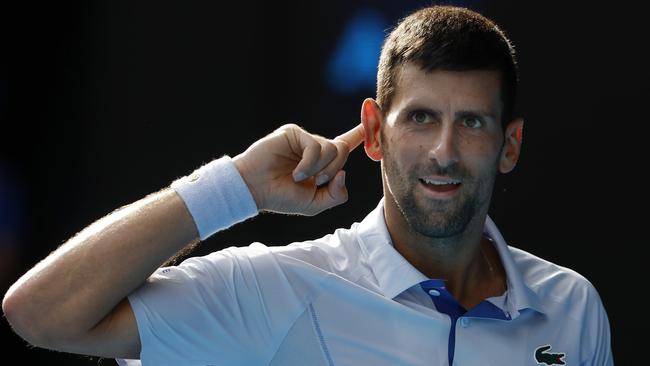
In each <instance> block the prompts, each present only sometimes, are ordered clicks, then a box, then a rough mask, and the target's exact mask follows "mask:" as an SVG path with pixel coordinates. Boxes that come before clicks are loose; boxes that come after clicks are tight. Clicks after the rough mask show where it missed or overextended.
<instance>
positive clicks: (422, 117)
mask: <svg viewBox="0 0 650 366" xmlns="http://www.w3.org/2000/svg"><path fill="white" fill-rule="evenodd" d="M409 118H410V119H411V120H412V121H413V122H415V123H417V124H419V125H421V124H425V123H429V122H431V120H432V116H431V114H430V113H427V112H425V111H414V112H413V113H411V115H410V116H409Z"/></svg>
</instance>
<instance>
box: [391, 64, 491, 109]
mask: <svg viewBox="0 0 650 366" xmlns="http://www.w3.org/2000/svg"><path fill="white" fill-rule="evenodd" d="M413 103H415V104H425V105H427V106H430V107H435V108H437V109H440V110H446V109H450V108H451V109H477V110H489V111H491V112H492V113H494V114H495V115H496V114H499V115H500V112H501V109H502V103H501V77H500V73H499V72H498V71H490V70H469V71H449V70H433V71H431V72H428V71H426V70H422V69H421V68H420V67H419V66H418V65H416V64H413V63H407V64H405V65H404V66H402V67H401V69H400V72H399V73H398V75H397V78H396V83H395V94H394V96H393V100H392V101H391V109H401V108H404V107H405V106H408V105H411V104H413Z"/></svg>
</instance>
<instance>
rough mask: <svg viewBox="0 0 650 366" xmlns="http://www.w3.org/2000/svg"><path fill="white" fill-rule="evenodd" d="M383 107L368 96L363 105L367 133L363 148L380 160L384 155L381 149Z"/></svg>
mask: <svg viewBox="0 0 650 366" xmlns="http://www.w3.org/2000/svg"><path fill="white" fill-rule="evenodd" d="M382 119H383V117H382V113H381V109H380V108H379V105H378V104H377V102H375V100H374V99H372V98H366V99H365V100H364V101H363V104H362V105H361V123H362V124H363V130H364V133H365V135H366V139H365V140H364V145H363V148H364V150H366V155H368V157H369V158H370V159H372V160H374V161H380V160H381V159H383V157H384V155H383V153H382V151H381V141H380V140H381V139H380V133H379V131H380V128H381V124H382V123H383V121H382Z"/></svg>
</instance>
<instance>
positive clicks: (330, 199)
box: [312, 170, 348, 214]
mask: <svg viewBox="0 0 650 366" xmlns="http://www.w3.org/2000/svg"><path fill="white" fill-rule="evenodd" d="M347 200H348V189H347V188H346V187H345V170H339V172H338V173H336V175H335V176H334V179H330V181H329V182H328V183H327V185H323V186H321V187H319V188H318V189H317V190H316V195H315V196H314V201H313V205H312V207H313V208H314V211H315V212H314V213H313V214H317V213H319V212H321V211H325V210H327V209H328V208H332V207H334V206H338V205H340V204H342V203H345V202H346V201H347Z"/></svg>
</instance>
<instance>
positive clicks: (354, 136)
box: [334, 123, 365, 151]
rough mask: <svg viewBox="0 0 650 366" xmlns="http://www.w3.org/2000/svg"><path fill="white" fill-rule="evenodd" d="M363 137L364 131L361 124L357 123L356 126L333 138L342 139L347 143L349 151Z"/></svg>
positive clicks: (360, 141) (357, 144) (359, 142)
mask: <svg viewBox="0 0 650 366" xmlns="http://www.w3.org/2000/svg"><path fill="white" fill-rule="evenodd" d="M364 139H365V132H364V130H363V124H362V123H359V124H358V125H357V126H356V127H354V128H353V129H351V130H350V131H348V132H346V133H344V134H342V135H339V136H336V137H335V138H334V140H342V141H345V143H346V144H347V145H348V148H349V149H350V151H352V150H354V149H355V148H356V147H357V146H359V144H361V143H362V142H363V140H364Z"/></svg>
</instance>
